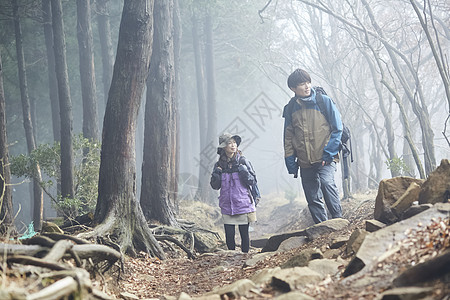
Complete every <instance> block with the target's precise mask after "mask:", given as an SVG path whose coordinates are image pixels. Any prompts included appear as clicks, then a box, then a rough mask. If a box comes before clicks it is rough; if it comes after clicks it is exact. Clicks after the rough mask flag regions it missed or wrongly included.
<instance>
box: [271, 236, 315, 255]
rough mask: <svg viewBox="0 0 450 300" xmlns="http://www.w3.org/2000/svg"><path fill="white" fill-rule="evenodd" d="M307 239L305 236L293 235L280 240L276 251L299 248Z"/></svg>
mask: <svg viewBox="0 0 450 300" xmlns="http://www.w3.org/2000/svg"><path fill="white" fill-rule="evenodd" d="M307 242H308V239H307V238H306V237H305V236H293V237H291V238H288V239H287V240H284V241H282V242H281V244H280V246H279V247H278V249H277V252H283V251H288V250H291V249H295V248H299V247H301V246H303V245H304V244H306V243H307Z"/></svg>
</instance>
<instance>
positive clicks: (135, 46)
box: [89, 0, 164, 258]
mask: <svg viewBox="0 0 450 300" xmlns="http://www.w3.org/2000/svg"><path fill="white" fill-rule="evenodd" d="M152 16H153V1H152V0H139V1H138V0H126V1H125V2H124V7H123V13H122V19H121V23H120V30H119V42H118V47H117V57H116V63H115V65H114V72H113V78H112V83H111V89H110V93H109V94H108V102H107V104H106V112H105V118H104V122H103V134H102V151H101V163H100V175H99V187H98V200H97V206H96V209H95V216H94V220H95V222H96V223H97V224H99V225H98V226H97V227H96V228H95V230H94V231H93V232H92V233H90V234H89V235H91V236H96V235H100V236H107V235H110V237H111V238H112V239H114V241H115V242H116V243H117V244H119V245H120V246H121V248H122V249H123V251H125V252H126V253H128V254H130V255H136V254H137V253H138V252H139V251H144V252H146V253H149V254H151V255H156V256H158V257H160V258H164V252H163V251H162V249H161V247H160V246H159V244H158V242H157V241H156V239H155V237H154V236H153V235H152V233H151V231H150V229H149V227H148V226H147V223H146V221H145V217H144V214H143V213H142V210H141V208H140V206H139V204H138V203H137V199H136V162H135V151H136V148H135V131H136V119H137V114H138V111H139V106H140V104H141V97H142V93H143V91H144V87H145V81H146V78H147V75H148V68H149V63H150V56H151V49H152V24H153V21H152Z"/></svg>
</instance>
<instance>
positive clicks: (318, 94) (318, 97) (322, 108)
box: [316, 89, 330, 124]
mask: <svg viewBox="0 0 450 300" xmlns="http://www.w3.org/2000/svg"><path fill="white" fill-rule="evenodd" d="M316 103H317V106H318V107H319V110H320V112H321V113H322V114H323V115H324V116H325V119H326V120H327V122H328V124H330V118H329V116H328V111H327V110H326V108H325V103H324V102H323V97H322V92H321V90H320V89H316Z"/></svg>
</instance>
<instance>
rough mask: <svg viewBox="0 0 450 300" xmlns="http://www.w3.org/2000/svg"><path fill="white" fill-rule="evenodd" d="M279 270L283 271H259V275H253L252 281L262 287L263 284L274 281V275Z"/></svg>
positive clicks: (277, 268)
mask: <svg viewBox="0 0 450 300" xmlns="http://www.w3.org/2000/svg"><path fill="white" fill-rule="evenodd" d="M279 270H281V268H280V267H276V268H269V269H263V270H261V271H259V272H258V273H256V274H255V275H253V277H252V278H251V280H252V281H253V282H254V283H255V284H256V285H262V284H265V283H270V282H271V281H272V276H273V274H275V273H276V272H278V271H279Z"/></svg>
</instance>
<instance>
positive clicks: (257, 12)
mask: <svg viewBox="0 0 450 300" xmlns="http://www.w3.org/2000/svg"><path fill="white" fill-rule="evenodd" d="M311 2H312V1H311ZM311 2H309V1H294V2H289V3H285V2H281V3H279V2H278V1H276V3H275V2H274V3H272V2H271V1H265V0H258V1H231V2H230V1H227V2H222V1H217V3H216V2H214V3H215V5H212V7H210V9H211V11H210V13H211V15H212V18H213V25H212V28H210V29H211V30H212V35H213V53H214V66H213V67H214V68H213V70H214V78H213V79H214V82H213V83H214V85H213V86H214V87H215V91H214V95H215V96H214V97H213V98H214V99H206V103H207V104H206V105H205V106H206V107H204V108H205V109H206V110H208V107H210V106H211V104H212V102H214V103H215V107H216V110H215V111H214V112H211V111H208V115H211V114H213V115H214V116H215V117H214V118H213V119H214V121H213V122H214V124H212V125H211V124H210V125H209V126H213V127H214V128H217V130H216V131H217V132H216V133H215V136H214V137H213V138H210V140H208V141H206V142H205V145H203V146H202V145H201V142H200V140H201V138H207V136H206V132H207V130H206V128H200V125H199V124H200V122H199V120H200V119H202V120H204V119H206V117H207V116H204V115H203V116H201V115H200V112H199V111H200V109H199V105H201V104H199V100H198V95H199V91H198V90H197V86H199V85H197V83H198V82H197V81H198V80H199V79H198V76H197V72H196V65H195V58H194V47H193V38H192V27H193V26H192V17H193V16H192V11H193V10H194V11H196V10H198V11H197V12H198V13H199V14H198V21H199V22H200V24H203V21H204V19H203V18H204V13H205V12H204V8H203V7H202V6H201V5H199V7H197V6H195V5H194V6H193V7H191V4H190V3H188V2H184V1H180V12H181V27H182V35H181V41H180V44H181V46H180V47H181V50H180V62H179V66H180V67H179V76H178V78H179V82H178V85H177V103H178V108H177V113H178V115H179V126H178V128H179V132H178V135H179V145H178V146H177V147H178V148H177V149H178V150H179V151H180V161H179V166H180V176H179V186H178V193H179V194H178V198H179V199H186V200H192V199H193V198H194V196H195V194H196V193H197V189H198V181H199V174H201V173H200V172H203V174H207V175H209V174H210V173H211V171H212V167H213V164H214V162H215V161H216V160H217V158H218V156H217V154H216V147H217V145H218V137H219V135H220V134H221V133H223V132H230V133H232V134H239V135H240V136H241V137H242V144H241V145H240V147H239V148H240V150H241V151H242V152H243V154H244V156H246V157H247V158H248V159H249V160H250V161H251V163H252V164H253V166H254V168H255V170H256V174H257V177H258V182H259V188H260V190H261V193H262V197H263V201H264V199H265V200H267V202H268V203H270V199H271V197H284V196H285V194H286V193H289V194H292V193H295V194H296V195H297V197H298V199H303V193H302V188H301V183H300V178H293V176H292V175H288V174H287V170H286V168H285V165H284V151H283V125H284V119H283V118H282V110H283V107H284V105H285V104H287V103H288V101H289V99H290V98H291V97H292V96H293V94H292V91H290V90H289V89H288V87H287V84H286V80H287V77H288V75H289V74H290V73H291V72H292V71H293V70H295V69H296V68H303V69H305V70H306V71H308V72H309V73H310V74H311V77H312V85H313V86H322V87H324V88H325V90H326V91H327V93H328V95H330V97H331V98H332V99H333V100H334V101H335V102H336V105H337V107H338V108H339V111H340V113H341V116H342V119H343V121H344V122H345V123H346V125H347V126H348V127H349V128H350V130H351V133H352V147H353V156H354V162H353V163H352V164H351V192H352V193H364V192H365V191H367V190H369V189H376V188H377V184H378V182H379V181H380V180H382V179H384V178H390V177H392V176H394V175H395V176H412V177H416V178H419V177H421V176H423V175H422V174H424V175H425V176H423V177H426V175H427V174H429V173H430V172H431V169H432V168H435V167H436V166H438V165H439V163H440V161H441V159H444V158H449V157H450V147H449V142H448V140H447V139H448V137H449V136H450V121H449V119H448V117H449V103H450V99H449V98H450V91H449V90H450V88H449V82H450V80H449V75H448V74H449V69H448V62H447V59H446V57H448V56H449V55H450V39H449V36H450V34H449V31H448V28H449V27H450V17H449V14H448V12H449V11H450V7H449V4H444V3H441V2H440V1H431V8H428V10H423V9H422V10H421V9H419V11H422V15H421V17H422V18H425V19H426V20H428V22H429V23H428V24H431V17H433V18H434V20H435V23H433V26H428V27H426V28H427V30H428V32H425V29H424V27H423V26H421V23H420V20H419V17H418V15H417V13H416V12H415V10H414V9H413V7H412V5H411V3H409V1H400V0H392V1H391V0H389V1H383V2H379V1H371V2H370V3H368V5H367V6H365V5H363V4H364V3H365V1H360V0H354V1H348V2H345V3H342V5H340V6H339V7H335V6H334V5H335V3H334V1H320V3H322V4H320V5H319V4H314V3H315V2H314V3H311ZM5 3H6V2H5V1H3V2H0V8H2V7H6V6H5V5H6V4H5ZM119 4H122V2H121V1H119V2H114V3H112V6H111V13H110V22H111V29H112V41H113V45H114V46H113V48H115V47H116V43H117V33H118V28H119V24H120V14H121V5H119ZM266 4H268V5H267V6H266ZM28 9H29V11H28V12H29V13H30V14H31V12H34V14H38V12H39V9H40V8H35V10H33V7H30V8H28ZM64 10H65V14H64V18H65V22H66V23H65V24H66V35H67V53H68V54H67V57H68V68H69V79H70V86H71V89H70V90H71V97H72V102H73V116H74V122H73V132H74V134H78V133H80V132H82V123H83V122H82V120H83V119H82V118H83V109H82V101H81V87H80V82H79V79H80V78H79V61H78V59H79V58H78V48H77V47H78V45H77V41H76V25H75V24H76V13H74V11H75V3H74V2H71V1H68V2H65V6H64ZM2 11H3V13H4V14H5V16H7V17H8V18H6V17H5V18H4V19H3V20H1V22H2V23H1V25H2V28H1V30H0V31H1V32H2V33H3V35H2V37H4V39H3V41H2V42H1V44H2V47H4V49H5V50H6V51H2V58H3V64H4V73H5V78H7V80H5V94H6V95H5V98H6V99H8V100H7V101H8V102H7V118H8V122H7V126H8V140H9V141H10V144H11V145H10V147H9V149H10V155H19V154H23V153H26V152H27V149H26V140H25V136H24V133H23V125H22V121H21V117H20V116H21V113H22V112H21V106H20V101H19V99H20V92H19V89H18V84H17V79H16V72H17V66H16V64H17V61H16V59H15V57H14V55H15V54H14V52H15V49H14V47H13V46H14V43H13V42H12V41H13V39H14V34H13V32H14V30H12V27H10V26H11V24H10V21H9V16H8V15H7V11H8V10H7V9H5V10H2ZM424 14H425V15H424ZM371 18H372V19H371ZM95 20H96V19H94V18H93V22H94V24H93V26H94V27H95V26H96V24H95V22H96V21H95ZM34 22H35V20H34V19H33V18H29V19H26V22H24V24H23V32H24V43H25V49H26V53H25V55H26V61H27V62H28V66H27V68H28V69H27V72H28V76H29V89H30V91H31V93H30V94H31V95H32V96H31V98H32V102H33V103H34V106H35V109H36V120H35V121H36V128H35V130H36V132H37V141H38V143H39V144H43V143H51V142H52V141H53V136H52V134H51V120H50V118H49V117H48V115H49V114H48V111H49V99H48V98H49V97H48V91H47V89H48V88H47V87H48V83H47V82H45V78H46V76H47V74H46V73H45V72H46V70H47V65H46V60H45V58H44V52H45V51H44V50H43V49H44V47H43V45H42V40H43V39H41V36H40V35H42V33H41V27H40V26H41V24H40V23H34ZM374 24H377V26H375V25H374ZM200 27H201V26H200ZM207 29H208V28H202V27H201V28H200V29H199V32H198V34H199V37H200V39H201V43H200V46H201V47H200V51H201V53H199V54H200V55H199V56H200V58H201V60H202V63H203V64H205V61H204V60H205V48H206V42H205V31H206V30H207ZM427 36H431V37H432V38H431V41H430V39H429V38H427ZM98 39H99V37H98V32H96V31H95V30H94V43H95V45H96V50H95V51H96V53H95V67H96V72H97V73H98V74H96V75H97V77H96V84H97V94H98V95H97V96H98V107H99V111H98V115H99V123H100V124H99V128H100V132H101V126H102V121H103V115H104V107H105V106H104V101H105V99H106V98H107V95H105V92H104V91H103V89H102V88H101V80H102V71H101V61H102V59H101V58H102V57H101V55H100V53H99V50H98V49H99V48H100V47H99V45H98V43H99V41H98ZM36 44H38V46H37V45H36ZM436 49H438V50H439V51H433V50H436ZM204 67H205V66H204ZM44 71H45V72H44ZM203 71H204V70H203ZM44 73H45V74H44ZM44 75H45V76H44ZM202 76H203V77H202V80H201V81H202V82H201V84H200V86H203V88H204V89H205V90H206V88H207V87H209V86H211V81H208V80H212V79H211V78H207V77H205V76H206V75H205V74H204V73H203V74H202ZM144 109H145V93H144V95H143V101H142V105H141V107H140V114H139V118H138V120H137V127H136V128H137V131H136V171H137V180H136V185H137V193H138V195H137V196H138V199H139V193H140V185H141V168H142V153H143V151H158V149H143V136H144V128H143V127H144V125H143V124H144V121H143V118H144V113H143V112H144ZM207 126H208V125H207ZM413 154H415V155H416V156H414V155H413ZM418 161H419V162H418ZM394 169H395V170H394ZM419 169H423V171H422V174H421V172H420V171H419ZM341 177H342V176H341V165H340V164H338V169H337V171H336V176H335V179H336V184H337V186H338V188H339V191H340V193H341V196H342V194H343V191H342V180H341ZM22 182H23V178H14V184H17V185H15V186H14V192H13V198H14V206H15V207H14V209H15V210H16V211H17V210H19V205H21V214H20V216H19V218H22V219H21V220H23V222H24V223H28V222H29V216H30V214H31V212H30V211H31V209H30V206H29V203H30V202H31V201H30V200H29V187H28V185H26V184H22ZM208 186H209V185H208ZM45 205H46V209H45V214H46V216H47V217H49V216H54V214H55V213H54V211H53V210H52V209H51V205H50V201H49V199H48V198H46V199H45Z"/></svg>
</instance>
